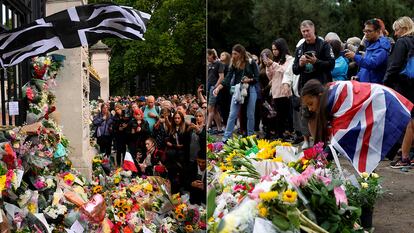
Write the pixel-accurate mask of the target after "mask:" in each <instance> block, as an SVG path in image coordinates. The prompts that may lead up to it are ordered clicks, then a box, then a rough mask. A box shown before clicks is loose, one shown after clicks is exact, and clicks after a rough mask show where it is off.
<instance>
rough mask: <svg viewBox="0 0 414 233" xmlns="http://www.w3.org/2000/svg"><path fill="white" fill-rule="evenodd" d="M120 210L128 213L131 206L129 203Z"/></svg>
mask: <svg viewBox="0 0 414 233" xmlns="http://www.w3.org/2000/svg"><path fill="white" fill-rule="evenodd" d="M122 211H124V212H125V213H129V211H131V206H129V205H124V206H122Z"/></svg>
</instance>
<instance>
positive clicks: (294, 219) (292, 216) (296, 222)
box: [287, 210, 300, 228]
mask: <svg viewBox="0 0 414 233" xmlns="http://www.w3.org/2000/svg"><path fill="white" fill-rule="evenodd" d="M287 217H288V219H289V222H290V223H292V225H293V226H295V227H296V228H299V226H300V219H299V212H298V211H296V210H288V212H287Z"/></svg>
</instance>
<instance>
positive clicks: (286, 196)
mask: <svg viewBox="0 0 414 233" xmlns="http://www.w3.org/2000/svg"><path fill="white" fill-rule="evenodd" d="M297 197H298V193H297V192H295V191H292V190H290V189H288V190H286V191H284V192H283V201H285V202H290V203H293V202H295V201H296V199H297Z"/></svg>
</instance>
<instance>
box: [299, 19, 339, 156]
mask: <svg viewBox="0 0 414 233" xmlns="http://www.w3.org/2000/svg"><path fill="white" fill-rule="evenodd" d="M300 32H301V33H302V36H303V39H305V41H304V42H303V43H302V44H300V45H298V46H297V48H296V52H295V60H294V62H293V67H292V69H293V73H294V74H296V75H299V84H298V91H299V93H300V92H301V90H302V87H303V86H304V85H305V83H306V82H307V81H309V80H311V79H317V80H319V81H320V82H321V83H322V84H325V83H327V82H330V81H332V74H331V71H332V69H333V68H334V67H335V57H334V54H333V51H332V48H331V46H330V45H329V43H327V42H326V41H324V40H323V39H321V38H319V37H317V36H316V34H315V25H314V24H313V22H312V21H311V20H304V21H302V23H301V24H300ZM306 111H307V109H305V108H302V109H301V115H302V119H303V122H302V123H303V125H308V120H307V119H306V117H304V116H305V115H307V114H308V113H307V112H306ZM302 134H303V136H304V143H303V145H302V148H307V147H310V146H311V145H310V141H309V136H310V132H309V129H308V128H305V127H303V132H302Z"/></svg>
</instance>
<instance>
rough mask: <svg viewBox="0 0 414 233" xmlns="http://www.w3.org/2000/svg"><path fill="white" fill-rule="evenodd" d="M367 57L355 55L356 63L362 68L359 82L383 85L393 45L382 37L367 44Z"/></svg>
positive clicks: (359, 73)
mask: <svg viewBox="0 0 414 233" xmlns="http://www.w3.org/2000/svg"><path fill="white" fill-rule="evenodd" d="M365 45H366V48H367V49H366V51H365V56H364V57H362V56H361V55H359V54H357V55H355V58H354V60H355V62H356V63H357V65H358V66H359V67H360V70H359V72H358V74H357V76H358V78H359V81H361V82H369V83H382V82H383V79H384V75H385V71H386V70H387V59H388V55H389V52H390V48H391V44H390V42H389V40H388V39H387V38H385V37H383V36H381V37H380V38H379V39H378V40H377V41H375V42H373V43H369V42H366V44H365Z"/></svg>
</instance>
